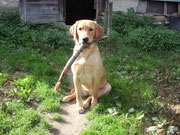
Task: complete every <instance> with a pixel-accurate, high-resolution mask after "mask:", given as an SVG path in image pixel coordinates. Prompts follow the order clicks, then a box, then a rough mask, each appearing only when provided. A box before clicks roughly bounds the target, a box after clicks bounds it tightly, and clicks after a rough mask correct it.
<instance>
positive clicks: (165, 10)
mask: <svg viewBox="0 0 180 135" xmlns="http://www.w3.org/2000/svg"><path fill="white" fill-rule="evenodd" d="M167 14H168V13H167V2H164V15H165V16H167Z"/></svg>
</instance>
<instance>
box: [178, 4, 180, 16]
mask: <svg viewBox="0 0 180 135" xmlns="http://www.w3.org/2000/svg"><path fill="white" fill-rule="evenodd" d="M178 13H179V14H180V2H179V3H178Z"/></svg>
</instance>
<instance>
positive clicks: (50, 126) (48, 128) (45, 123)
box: [41, 119, 54, 131]
mask: <svg viewBox="0 0 180 135" xmlns="http://www.w3.org/2000/svg"><path fill="white" fill-rule="evenodd" d="M41 124H42V127H43V128H44V129H46V130H49V131H52V130H53V129H54V128H53V126H52V125H50V124H49V123H48V122H47V121H46V120H45V119H41Z"/></svg>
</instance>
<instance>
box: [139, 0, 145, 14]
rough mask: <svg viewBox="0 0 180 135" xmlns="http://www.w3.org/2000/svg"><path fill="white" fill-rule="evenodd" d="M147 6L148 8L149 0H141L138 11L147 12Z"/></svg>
mask: <svg viewBox="0 0 180 135" xmlns="http://www.w3.org/2000/svg"><path fill="white" fill-rule="evenodd" d="M146 8H147V1H144V0H139V1H138V7H137V12H138V13H146Z"/></svg>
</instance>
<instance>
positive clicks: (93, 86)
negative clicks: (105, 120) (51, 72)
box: [63, 20, 111, 113]
mask: <svg viewBox="0 0 180 135" xmlns="http://www.w3.org/2000/svg"><path fill="white" fill-rule="evenodd" d="M69 31H70V34H71V35H72V36H73V37H74V41H75V47H74V52H73V53H75V52H76V51H77V50H78V49H79V48H80V46H81V45H82V44H84V43H86V44H87V43H89V44H90V46H89V47H88V48H86V49H84V50H83V52H81V54H80V55H79V56H78V57H77V59H76V60H75V61H74V63H73V64H72V66H71V70H72V73H73V82H74V87H75V88H74V89H72V90H71V95H69V96H66V97H64V98H63V102H69V101H71V100H72V99H75V98H76V102H77V110H78V111H79V113H83V112H84V109H85V108H88V107H89V106H90V104H91V109H92V108H93V107H94V106H95V105H96V104H97V103H98V98H100V97H101V96H103V95H104V94H109V93H110V91H111V85H110V84H109V83H108V82H107V80H106V76H105V70H104V67H103V63H102V58H101V55H100V52H99V49H98V46H97V45H96V43H95V42H92V41H93V39H94V38H99V37H101V36H102V35H103V33H104V30H103V28H102V27H101V26H100V25H99V24H97V23H96V22H94V21H91V20H80V21H76V23H75V24H74V25H73V26H71V28H70V30H69ZM82 96H89V97H88V98H87V99H86V101H85V102H84V103H83V101H82Z"/></svg>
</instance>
